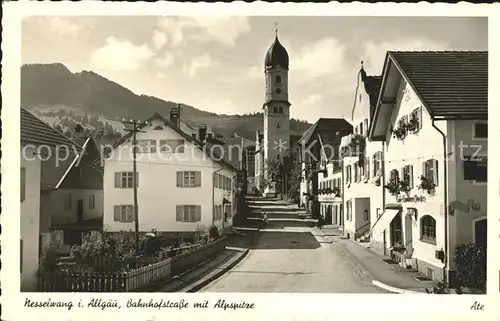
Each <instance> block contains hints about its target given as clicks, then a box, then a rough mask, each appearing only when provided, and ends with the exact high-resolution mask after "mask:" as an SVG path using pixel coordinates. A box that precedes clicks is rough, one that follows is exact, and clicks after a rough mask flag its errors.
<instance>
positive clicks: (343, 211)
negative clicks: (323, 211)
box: [340, 157, 345, 236]
mask: <svg viewBox="0 0 500 321" xmlns="http://www.w3.org/2000/svg"><path fill="white" fill-rule="evenodd" d="M340 163H341V164H340V165H341V168H342V206H341V207H340V213H341V214H342V235H343V236H345V209H344V207H345V204H344V202H345V196H344V191H345V188H344V182H345V177H344V175H345V173H344V157H342V159H341V161H340Z"/></svg>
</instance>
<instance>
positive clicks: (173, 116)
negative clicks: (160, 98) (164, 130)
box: [170, 106, 181, 128]
mask: <svg viewBox="0 0 500 321" xmlns="http://www.w3.org/2000/svg"><path fill="white" fill-rule="evenodd" d="M170 122H171V123H172V124H173V125H174V126H175V127H177V128H179V127H180V126H181V107H180V106H178V107H174V108H172V109H170Z"/></svg>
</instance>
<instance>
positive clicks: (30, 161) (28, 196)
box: [20, 108, 81, 291]
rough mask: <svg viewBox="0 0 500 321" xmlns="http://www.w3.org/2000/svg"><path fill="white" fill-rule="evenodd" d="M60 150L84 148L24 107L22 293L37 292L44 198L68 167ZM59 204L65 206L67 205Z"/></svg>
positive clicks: (22, 136)
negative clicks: (42, 203) (42, 201)
mask: <svg viewBox="0 0 500 321" xmlns="http://www.w3.org/2000/svg"><path fill="white" fill-rule="evenodd" d="M60 150H64V151H68V152H69V151H70V152H75V153H79V152H80V151H81V148H80V147H79V146H78V145H77V144H75V142H73V141H72V140H70V139H68V138H67V137H66V136H64V135H63V134H62V133H60V132H58V131H57V130H55V129H53V128H52V127H50V126H49V125H47V124H45V123H44V122H43V121H41V120H40V119H38V118H37V117H35V116H34V115H32V114H31V113H30V112H28V111H27V110H25V109H24V108H21V168H20V177H21V182H20V187H21V191H20V194H21V195H20V196H21V215H20V216H21V217H20V220H21V238H20V269H21V291H34V290H36V286H37V277H36V273H37V271H38V266H39V256H40V252H41V240H40V225H41V221H42V220H41V198H42V194H43V193H45V192H46V191H47V190H48V188H49V186H51V183H54V186H52V187H53V188H52V189H51V190H54V188H55V185H56V184H57V181H58V180H59V179H60V178H61V176H62V175H63V173H64V170H65V169H66V168H67V166H68V165H67V163H66V162H64V161H61V157H60V156H62V155H59V153H58V152H59V151H60ZM71 156H72V155H71ZM62 158H66V157H62ZM69 159H72V158H69ZM62 166H64V168H62ZM54 173H56V174H59V175H56V174H54ZM59 205H60V206H61V207H62V206H63V205H64V203H61V204H59Z"/></svg>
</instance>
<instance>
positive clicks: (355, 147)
mask: <svg viewBox="0 0 500 321" xmlns="http://www.w3.org/2000/svg"><path fill="white" fill-rule="evenodd" d="M365 147H366V138H365V136H363V135H358V134H350V135H347V136H344V137H342V140H341V141H340V155H341V156H342V157H364V154H365Z"/></svg>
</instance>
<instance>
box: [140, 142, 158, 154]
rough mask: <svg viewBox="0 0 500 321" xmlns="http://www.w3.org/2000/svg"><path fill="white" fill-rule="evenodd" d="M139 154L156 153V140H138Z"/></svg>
mask: <svg viewBox="0 0 500 321" xmlns="http://www.w3.org/2000/svg"><path fill="white" fill-rule="evenodd" d="M136 151H137V153H156V140H154V139H140V140H137V150H136Z"/></svg>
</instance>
